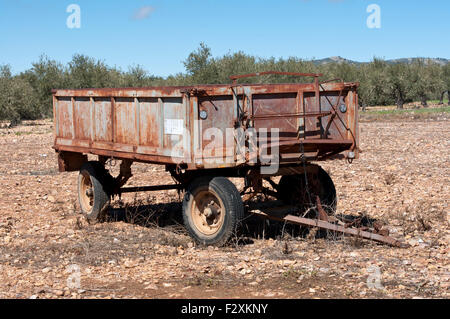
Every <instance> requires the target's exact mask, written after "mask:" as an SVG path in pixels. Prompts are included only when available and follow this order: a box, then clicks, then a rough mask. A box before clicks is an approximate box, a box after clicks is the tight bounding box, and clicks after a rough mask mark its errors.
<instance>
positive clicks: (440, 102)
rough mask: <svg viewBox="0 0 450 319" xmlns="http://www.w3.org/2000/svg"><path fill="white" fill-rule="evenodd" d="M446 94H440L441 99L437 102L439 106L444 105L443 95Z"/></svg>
mask: <svg viewBox="0 0 450 319" xmlns="http://www.w3.org/2000/svg"><path fill="white" fill-rule="evenodd" d="M446 92H447V91H444V92H442V93H441V99H440V100H439V105H442V104H444V95H445V93H446Z"/></svg>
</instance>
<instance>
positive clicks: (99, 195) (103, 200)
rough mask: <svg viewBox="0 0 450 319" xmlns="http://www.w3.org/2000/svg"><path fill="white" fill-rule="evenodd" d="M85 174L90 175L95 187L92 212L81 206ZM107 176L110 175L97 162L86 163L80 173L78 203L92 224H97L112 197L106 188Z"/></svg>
mask: <svg viewBox="0 0 450 319" xmlns="http://www.w3.org/2000/svg"><path fill="white" fill-rule="evenodd" d="M83 174H88V175H89V177H90V179H91V183H92V187H93V193H94V201H93V205H92V208H91V210H90V211H87V210H85V209H84V208H83V205H82V204H81V203H82V201H81V198H80V196H81V190H80V185H81V182H82V176H83ZM107 175H109V174H108V172H107V171H106V169H105V168H104V167H103V165H102V164H100V163H99V162H95V161H92V162H86V163H84V164H83V166H82V167H81V169H80V173H79V175H78V203H79V204H80V209H81V211H82V213H83V215H84V216H85V217H86V218H87V219H88V221H89V222H90V223H95V222H97V221H98V220H99V219H100V218H101V217H102V215H103V212H104V210H105V208H106V207H107V206H108V205H109V203H110V196H109V195H108V193H107V191H106V187H105V186H106V185H105V182H106V180H107Z"/></svg>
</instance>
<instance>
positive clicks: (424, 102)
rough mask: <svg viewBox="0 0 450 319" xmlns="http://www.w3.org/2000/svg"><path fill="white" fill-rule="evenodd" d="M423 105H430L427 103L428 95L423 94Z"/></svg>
mask: <svg viewBox="0 0 450 319" xmlns="http://www.w3.org/2000/svg"><path fill="white" fill-rule="evenodd" d="M422 106H423V107H428V104H427V97H426V96H422Z"/></svg>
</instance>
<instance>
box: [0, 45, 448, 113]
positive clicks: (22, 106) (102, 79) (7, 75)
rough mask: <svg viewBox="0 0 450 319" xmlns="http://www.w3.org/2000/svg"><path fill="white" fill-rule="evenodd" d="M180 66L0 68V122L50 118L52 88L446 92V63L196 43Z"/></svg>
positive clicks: (381, 101)
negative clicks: (331, 83)
mask: <svg viewBox="0 0 450 319" xmlns="http://www.w3.org/2000/svg"><path fill="white" fill-rule="evenodd" d="M183 63H184V66H185V70H186V72H185V73H178V74H174V75H170V76H168V77H166V78H162V77H157V76H154V75H151V74H150V73H149V72H148V71H147V70H145V69H144V68H143V67H142V66H140V65H132V66H130V67H129V68H128V70H127V71H122V70H120V69H118V68H116V67H110V66H108V65H107V64H105V63H104V62H103V61H101V60H97V59H95V58H91V57H88V56H85V55H80V54H75V55H74V56H73V57H72V60H71V61H70V62H69V63H67V65H63V64H61V63H59V62H57V61H55V60H51V59H49V58H48V57H47V56H41V57H40V58H39V61H37V62H35V63H33V64H32V67H31V68H30V69H29V70H27V71H25V72H22V73H20V74H18V75H13V74H12V73H11V70H10V67H9V66H8V65H4V66H0V120H11V121H13V122H18V121H20V120H22V119H37V118H43V117H49V116H51V113H52V95H51V90H52V89H58V88H60V89H64V88H73V89H77V88H96V87H98V88H103V87H147V86H164V85H195V84H216V83H230V82H231V80H230V78H229V77H230V76H231V75H236V74H246V73H256V72H263V71H281V72H303V73H322V74H323V77H322V78H321V80H329V79H335V78H339V79H343V80H344V81H349V82H360V87H359V89H358V92H359V101H360V104H361V106H371V105H392V104H397V107H398V108H399V109H401V108H402V107H403V104H404V103H405V102H409V101H413V100H420V101H422V104H423V105H424V106H425V105H426V101H427V100H428V99H436V100H439V99H440V98H441V97H442V96H443V92H445V91H448V90H450V64H447V65H445V66H441V65H439V64H436V63H432V62H431V61H429V60H418V61H415V62H413V63H410V64H407V63H397V64H389V63H387V62H385V61H383V60H382V59H378V58H374V60H373V61H372V62H370V63H365V64H354V63H342V62H334V63H327V64H315V63H314V62H312V61H305V60H302V59H299V58H295V57H289V58H286V59H282V58H279V59H277V58H274V57H270V58H258V57H255V56H252V55H248V54H246V53H244V52H242V51H238V52H234V53H231V52H230V53H227V54H225V55H223V56H221V57H213V55H212V52H211V49H210V48H209V47H208V46H207V45H206V44H204V43H200V46H199V48H198V49H197V50H195V51H193V52H192V53H190V54H189V55H188V57H187V58H186V60H185V61H184V62H183ZM311 81H312V79H311V78H307V77H293V76H280V75H264V76H260V77H253V78H244V79H240V80H239V82H240V83H283V82H285V83H288V82H311Z"/></svg>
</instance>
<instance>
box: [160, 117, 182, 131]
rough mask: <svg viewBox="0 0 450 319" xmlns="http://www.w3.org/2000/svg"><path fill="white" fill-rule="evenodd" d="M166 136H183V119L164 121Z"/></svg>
mask: <svg viewBox="0 0 450 319" xmlns="http://www.w3.org/2000/svg"><path fill="white" fill-rule="evenodd" d="M164 134H176V135H183V119H164Z"/></svg>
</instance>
